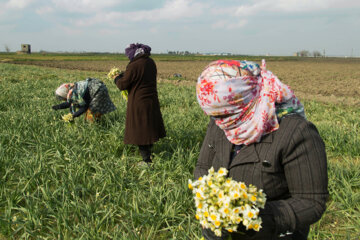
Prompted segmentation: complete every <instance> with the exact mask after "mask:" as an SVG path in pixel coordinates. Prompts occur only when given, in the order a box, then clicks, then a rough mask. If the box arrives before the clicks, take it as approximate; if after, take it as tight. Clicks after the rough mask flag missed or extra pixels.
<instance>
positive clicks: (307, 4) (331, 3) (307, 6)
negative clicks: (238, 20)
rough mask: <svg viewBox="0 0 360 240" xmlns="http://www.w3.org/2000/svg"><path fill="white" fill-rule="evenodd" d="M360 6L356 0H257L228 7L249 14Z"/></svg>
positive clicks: (235, 12)
mask: <svg viewBox="0 0 360 240" xmlns="http://www.w3.org/2000/svg"><path fill="white" fill-rule="evenodd" d="M354 7H360V1H358V0H258V1H256V2H255V1H254V3H253V4H249V5H241V6H238V7H235V10H231V9H230V8H228V12H229V13H230V12H232V13H233V14H234V15H236V16H250V15H255V14H261V13H262V12H277V13H279V12H280V13H291V12H313V11H321V10H328V9H336V8H338V9H350V8H354Z"/></svg>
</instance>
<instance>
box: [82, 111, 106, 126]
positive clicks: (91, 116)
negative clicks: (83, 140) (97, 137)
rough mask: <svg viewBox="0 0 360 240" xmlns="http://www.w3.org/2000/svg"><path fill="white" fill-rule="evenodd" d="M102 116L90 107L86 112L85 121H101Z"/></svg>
mask: <svg viewBox="0 0 360 240" xmlns="http://www.w3.org/2000/svg"><path fill="white" fill-rule="evenodd" d="M101 116H102V114H101V113H93V112H92V111H91V110H90V109H88V110H87V111H86V113H85V121H88V122H91V123H93V122H96V121H99V120H100V118H101Z"/></svg>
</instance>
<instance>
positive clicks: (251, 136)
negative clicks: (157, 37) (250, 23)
mask: <svg viewBox="0 0 360 240" xmlns="http://www.w3.org/2000/svg"><path fill="white" fill-rule="evenodd" d="M196 95H197V99H198V102H199V104H200V107H201V108H202V109H203V111H204V112H205V113H206V114H207V115H210V116H212V117H213V118H214V119H215V123H216V124H217V125H218V126H219V127H220V128H221V129H222V130H224V132H225V135H226V137H227V139H228V140H229V141H230V142H231V143H233V144H236V145H241V144H245V145H248V144H251V143H254V142H259V141H260V139H261V137H262V136H263V135H266V134H268V133H270V132H273V131H275V130H277V129H278V128H279V122H278V119H279V118H281V117H282V116H284V115H286V114H290V113H298V114H300V115H301V116H303V117H305V114H304V107H303V105H302V104H301V103H300V101H299V100H298V99H297V98H296V96H295V95H294V93H293V91H292V90H291V89H290V88H289V87H288V86H287V85H286V84H283V83H282V82H281V81H280V80H279V79H278V78H277V77H276V76H275V75H274V74H273V73H272V72H270V71H267V70H266V65H265V60H263V62H262V67H260V66H259V65H258V64H256V63H254V62H250V61H236V60H218V61H214V62H212V63H210V64H209V65H208V66H207V67H206V68H205V70H204V71H203V72H202V73H201V75H200V77H199V78H198V82H197V85H196Z"/></svg>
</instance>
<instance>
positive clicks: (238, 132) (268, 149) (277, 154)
mask: <svg viewBox="0 0 360 240" xmlns="http://www.w3.org/2000/svg"><path fill="white" fill-rule="evenodd" d="M196 93H197V99H198V102H199V104H200V107H201V108H202V109H203V111H204V112H205V114H207V115H209V116H210V123H209V125H208V129H207V133H206V136H205V139H204V142H203V145H202V148H201V151H200V156H199V159H198V162H197V165H196V168H195V171H194V175H195V178H196V179H197V178H199V177H200V176H203V175H205V174H207V172H208V169H209V168H211V167H214V169H215V171H217V170H218V169H219V168H220V167H224V168H227V169H228V170H229V177H231V178H233V179H234V180H236V181H242V182H245V183H246V184H248V185H249V184H253V185H254V186H256V187H258V188H261V189H263V190H264V192H265V193H266V195H267V202H266V205H265V209H263V210H261V211H260V217H261V218H262V221H263V223H262V229H261V230H260V231H259V232H255V231H253V230H248V231H245V229H244V227H243V226H242V225H241V226H239V229H238V231H240V232H245V234H240V233H229V232H226V231H224V232H223V234H222V237H221V238H220V237H216V236H215V235H214V233H213V232H212V231H211V230H209V229H203V235H204V237H205V239H227V237H228V236H229V235H231V237H232V239H233V240H234V239H258V240H260V239H297V240H298V239H299V240H305V239H307V235H308V232H309V226H310V224H312V223H314V222H316V221H317V220H319V219H320V217H321V215H322V213H323V212H324V210H325V203H326V200H327V197H328V191H327V184H328V178H327V160H326V153H325V146H324V143H323V141H322V139H321V137H320V136H319V133H318V131H317V129H316V127H315V126H314V125H313V124H312V123H311V122H309V121H307V120H306V118H305V114H304V108H303V105H302V104H301V103H300V101H299V100H298V99H297V98H296V96H295V95H294V93H293V92H292V91H291V90H290V88H289V87H288V86H287V85H285V84H283V83H282V82H281V81H280V80H279V79H278V78H277V77H276V76H275V75H274V74H273V73H272V72H270V71H268V70H266V66H265V61H264V60H263V63H262V67H260V66H259V65H258V64H256V63H254V62H250V61H235V60H218V61H215V62H212V63H210V64H209V65H208V66H207V67H206V68H205V70H204V71H203V72H202V74H201V75H200V77H199V79H198V82H197V86H196Z"/></svg>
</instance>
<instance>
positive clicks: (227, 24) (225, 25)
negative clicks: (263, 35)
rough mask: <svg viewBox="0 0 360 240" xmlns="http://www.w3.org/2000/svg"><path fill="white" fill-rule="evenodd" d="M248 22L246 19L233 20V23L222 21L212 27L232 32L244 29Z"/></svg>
mask: <svg viewBox="0 0 360 240" xmlns="http://www.w3.org/2000/svg"><path fill="white" fill-rule="evenodd" d="M247 22H248V21H247V20H245V19H240V20H233V21H225V20H220V21H217V22H216V23H214V24H212V27H213V28H221V29H228V30H231V29H237V28H242V27H244V26H245V25H246V24H247Z"/></svg>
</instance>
